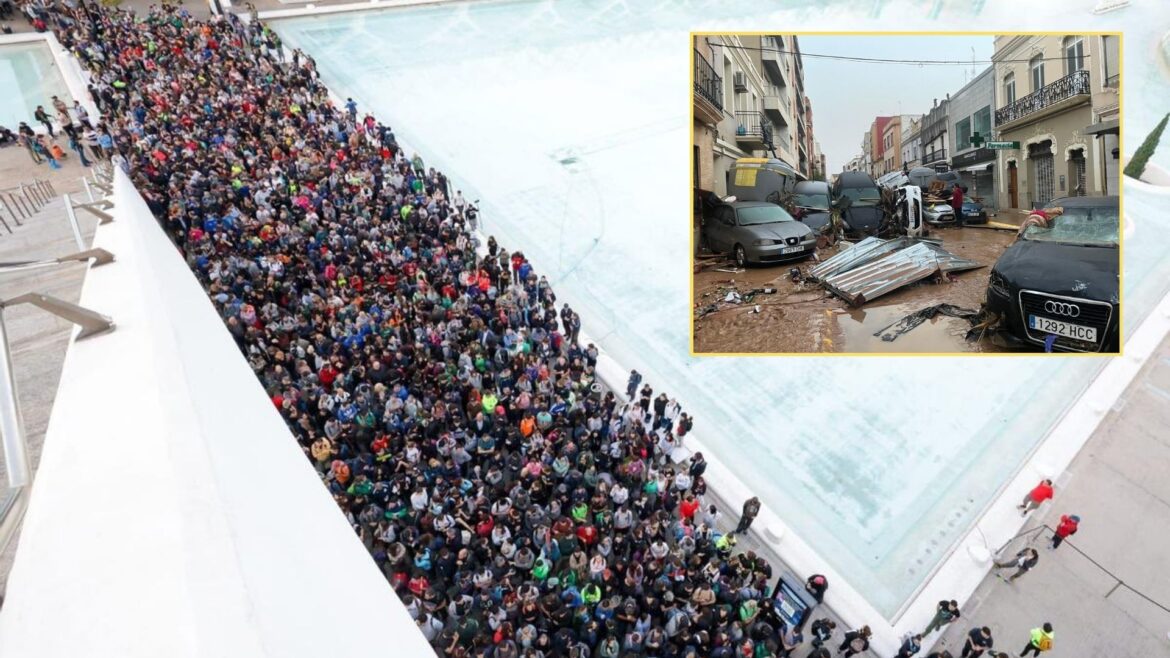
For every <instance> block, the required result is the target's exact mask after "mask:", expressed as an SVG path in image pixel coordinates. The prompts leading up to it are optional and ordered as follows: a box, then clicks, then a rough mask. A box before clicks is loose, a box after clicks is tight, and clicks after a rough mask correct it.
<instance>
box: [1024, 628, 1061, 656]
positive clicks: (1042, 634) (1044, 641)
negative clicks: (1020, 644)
mask: <svg viewBox="0 0 1170 658" xmlns="http://www.w3.org/2000/svg"><path fill="white" fill-rule="evenodd" d="M1054 639H1056V633H1054V632H1053V631H1052V624H1049V623H1048V622H1044V625H1043V626H1041V627H1040V628H1033V629H1032V637H1031V639H1029V640H1028V644H1027V646H1025V647H1024V650H1023V651H1021V652H1020V656H1021V657H1022V656H1027V655H1028V652H1033V655H1036V656H1039V655H1040V652H1041V651H1048V650H1049V649H1051V648H1052V641H1053V640H1054Z"/></svg>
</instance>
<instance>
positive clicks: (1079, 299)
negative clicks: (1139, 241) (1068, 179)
mask: <svg viewBox="0 0 1170 658" xmlns="http://www.w3.org/2000/svg"><path fill="white" fill-rule="evenodd" d="M1058 206H1059V207H1062V208H1064V214H1063V215H1060V216H1058V217H1056V218H1055V219H1053V220H1052V222H1051V224H1050V226H1049V227H1048V228H1042V227H1039V226H1030V227H1028V228H1027V229H1025V231H1024V233H1023V234H1022V235H1021V236H1020V237H1019V239H1018V240H1016V242H1014V243H1013V244H1012V245H1011V246H1009V247H1008V248H1007V249H1006V250H1004V252H1003V254H1002V255H1001V256H1000V257H999V260H998V261H996V263H995V266H994V267H993V268H992V270H991V276H990V279H989V281H988V286H987V310H988V311H990V312H992V313H994V314H995V315H996V316H998V318H999V325H998V327H999V328H1000V329H1001V330H1005V331H1006V332H1007V334H1008V337H1010V340H1009V342H1011V343H1012V344H1013V345H1016V346H1020V347H1027V346H1030V347H1032V348H1040V349H1043V348H1045V347H1050V348H1051V349H1052V350H1054V351H1064V352H1117V351H1118V348H1119V347H1120V344H1121V343H1120V331H1119V329H1118V328H1119V326H1120V314H1119V311H1120V306H1119V284H1120V280H1119V271H1120V248H1119V244H1120V241H1119V230H1120V222H1119V220H1118V198H1117V197H1115V196H1109V197H1065V198H1061V199H1056V200H1054V201H1052V202H1051V203H1049V204H1048V205H1047V206H1045V207H1047V208H1054V207H1058Z"/></svg>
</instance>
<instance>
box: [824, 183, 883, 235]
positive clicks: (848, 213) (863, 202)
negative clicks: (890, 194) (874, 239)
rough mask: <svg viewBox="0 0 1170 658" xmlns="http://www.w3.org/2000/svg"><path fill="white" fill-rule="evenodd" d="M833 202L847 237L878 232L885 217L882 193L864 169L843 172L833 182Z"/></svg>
mask: <svg viewBox="0 0 1170 658" xmlns="http://www.w3.org/2000/svg"><path fill="white" fill-rule="evenodd" d="M833 203H834V204H836V207H837V208H838V209H840V211H841V223H842V224H843V225H844V228H845V234H846V235H847V236H850V237H868V236H871V235H878V234H879V233H881V232H882V231H883V230H884V229H886V228H887V223H888V220H889V218H888V217H887V215H886V209H885V206H883V205H882V193H881V190H880V189H879V188H878V185H877V183H875V182H874V180H873V178H871V177H870V175H869V174H867V173H865V172H864V171H843V172H841V173H840V174H838V175H837V180H836V181H834V183H833Z"/></svg>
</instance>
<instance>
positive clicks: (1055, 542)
mask: <svg viewBox="0 0 1170 658" xmlns="http://www.w3.org/2000/svg"><path fill="white" fill-rule="evenodd" d="M1080 524H1081V517H1079V516H1077V515H1076V514H1073V515H1071V516H1068V515H1066V516H1061V517H1060V524H1059V525H1057V526H1056V532H1054V533H1052V542H1051V543H1050V544H1048V550H1050V551H1054V550H1056V549H1057V548H1060V544H1061V543H1062V542H1064V540H1065V539H1067V538H1068V537H1069V536H1070V535H1075V534H1077V527H1078V526H1079V525H1080Z"/></svg>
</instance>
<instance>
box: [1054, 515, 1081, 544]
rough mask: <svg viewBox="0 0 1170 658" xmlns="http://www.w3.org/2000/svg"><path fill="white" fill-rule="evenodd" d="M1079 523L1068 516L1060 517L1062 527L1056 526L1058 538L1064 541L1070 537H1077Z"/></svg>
mask: <svg viewBox="0 0 1170 658" xmlns="http://www.w3.org/2000/svg"><path fill="white" fill-rule="evenodd" d="M1077 525H1078V523H1077V521H1076V520H1074V519H1071V518H1069V517H1068V516H1062V517H1060V525H1058V526H1056V536H1057V537H1060V538H1061V539H1064V538H1065V537H1067V536H1069V535H1075V534H1076V532H1077Z"/></svg>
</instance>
